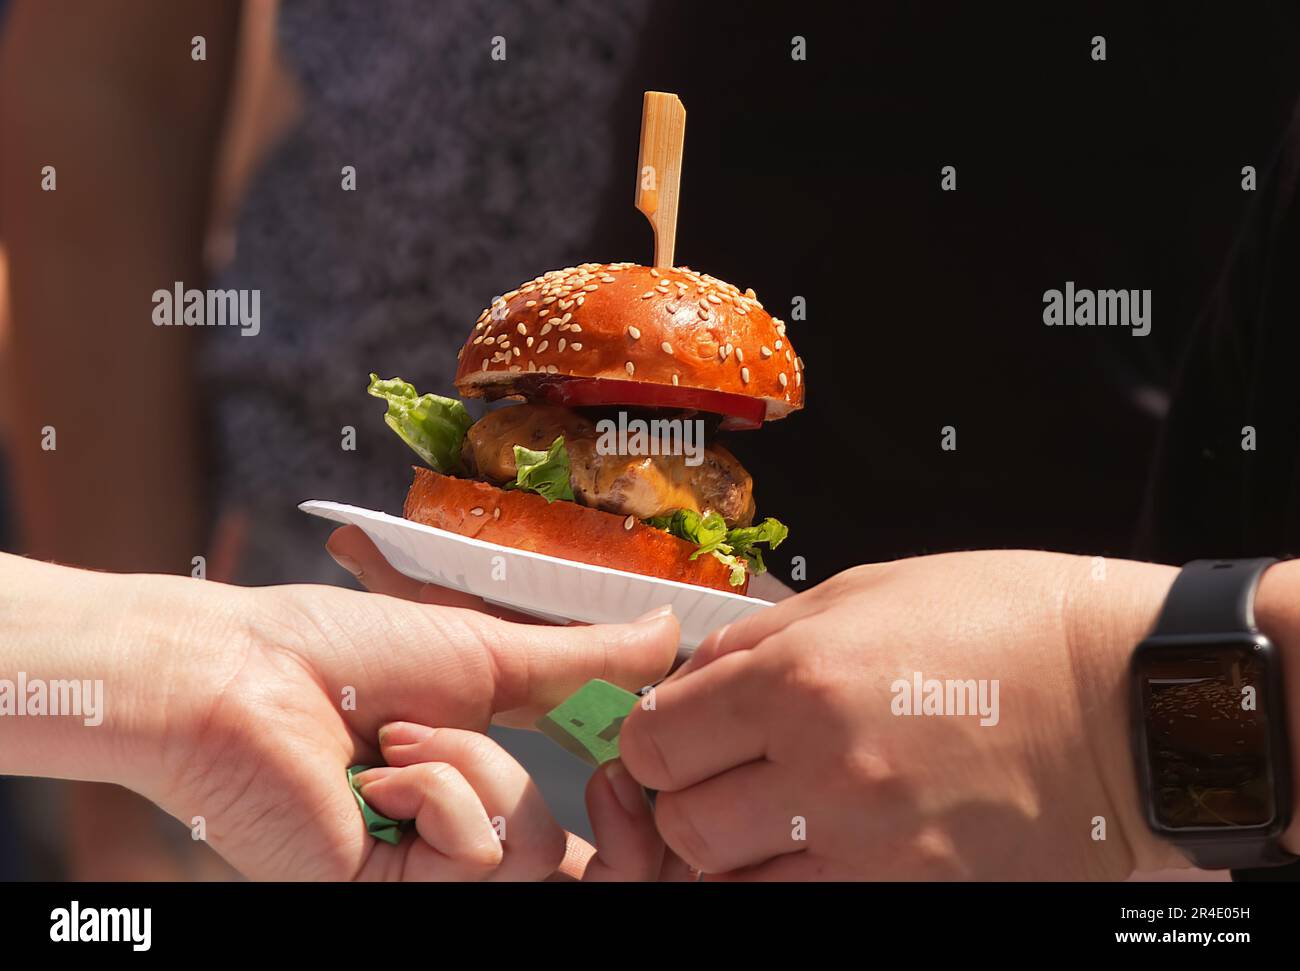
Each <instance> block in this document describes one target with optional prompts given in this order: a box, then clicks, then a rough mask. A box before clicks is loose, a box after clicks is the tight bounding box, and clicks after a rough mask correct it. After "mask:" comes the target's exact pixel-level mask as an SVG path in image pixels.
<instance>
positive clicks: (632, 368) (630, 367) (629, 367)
mask: <svg viewBox="0 0 1300 971" xmlns="http://www.w3.org/2000/svg"><path fill="white" fill-rule="evenodd" d="M623 367H625V368H627V373H628V374H636V365H635V364H633V363H632V362H631V361H628V362H627V363H626V364H624V365H623Z"/></svg>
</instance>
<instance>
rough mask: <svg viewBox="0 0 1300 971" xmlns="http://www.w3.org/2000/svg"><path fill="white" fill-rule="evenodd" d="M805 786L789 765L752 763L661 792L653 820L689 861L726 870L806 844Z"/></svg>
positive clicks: (703, 867)
mask: <svg viewBox="0 0 1300 971" xmlns="http://www.w3.org/2000/svg"><path fill="white" fill-rule="evenodd" d="M802 791H803V790H802V789H797V788H794V787H792V786H791V785H790V781H789V774H788V769H786V768H785V767H783V766H778V765H774V764H772V763H771V762H766V761H759V762H750V763H748V764H746V765H742V766H739V767H737V768H735V769H732V770H731V771H729V772H725V773H723V774H722V775H719V776H715V777H713V778H712V779H707V780H705V781H704V782H701V783H700V784H699V785H694V786H691V787H690V788H689V789H685V790H683V791H681V792H661V793H659V796H658V798H657V799H656V800H655V823H656V825H657V826H658V828H659V833H660V835H662V836H663V838H664V842H665V843H667V844H668V846H669V847H671V848H672V850H673V852H675V853H676V854H677V855H678V856H680V857H681V858H682V859H683V860H684V861H686V863H687V864H688V865H690V866H693V867H695V868H696V869H698V870H703V871H704V872H705V873H725V872H727V871H729V870H736V869H739V868H741V867H747V866H754V865H757V864H760V863H763V862H764V861H765V860H770V859H773V858H775V857H778V856H786V855H789V854H791V853H799V852H802V851H803V850H805V849H807V847H808V843H807V840H806V836H807V827H808V825H809V824H808V821H807V817H806V816H805V815H803V814H804V813H807V812H808V806H807V800H806V798H804V799H802V800H801V798H800V793H801V792H802ZM801 802H802V803H803V805H801ZM800 810H802V813H801V811H800ZM597 845H599V844H597Z"/></svg>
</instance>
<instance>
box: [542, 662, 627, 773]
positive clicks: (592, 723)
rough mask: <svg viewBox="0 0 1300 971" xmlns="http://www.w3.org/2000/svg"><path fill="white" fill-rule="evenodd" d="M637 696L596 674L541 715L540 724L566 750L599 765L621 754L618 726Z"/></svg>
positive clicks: (552, 739) (590, 763)
mask: <svg viewBox="0 0 1300 971" xmlns="http://www.w3.org/2000/svg"><path fill="white" fill-rule="evenodd" d="M638 700H639V699H638V698H637V696H636V695H634V694H633V693H632V692H630V691H624V690H623V689H622V688H620V687H618V685H614V684H610V683H609V682H608V681H601V680H600V679H599V678H597V679H594V680H592V681H588V682H587V683H586V684H584V685H583V686H582V687H581V688H579V689H578V690H577V691H575V692H574V693H573V694H571V695H569V697H567V698H565V699H564V701H562V702H560V703H559V704H558V705H557V706H556V707H554V708H552V709H551V710H550V711H548V712H547V713H546V714H545V715H543V716H542V717H541V718H539V719H538V720H537V728H538V729H539V730H540V731H541V732H542V734H543V735H545V736H546V737H547V738H549V739H550V740H551V741H553V742H555V743H556V744H557V745H559V746H560V747H561V748H563V749H564V750H565V751H566V752H569V753H570V754H572V755H576V756H577V757H578V758H580V759H582V761H584V762H586V763H587V764H589V765H594V766H596V767H597V768H599V767H600V766H602V765H604V764H605V763H606V762H608V761H610V760H611V759H616V758H618V732H619V729H620V728H621V727H622V726H623V719H624V718H626V717H627V716H628V714H629V713H630V712H631V711H632V709H633V708H634V707H636V703H637V701H638Z"/></svg>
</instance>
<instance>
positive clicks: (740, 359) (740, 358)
mask: <svg viewBox="0 0 1300 971" xmlns="http://www.w3.org/2000/svg"><path fill="white" fill-rule="evenodd" d="M736 362H737V363H738V364H744V363H745V352H744V351H742V350H741V349H740V348H739V347H737V348H736Z"/></svg>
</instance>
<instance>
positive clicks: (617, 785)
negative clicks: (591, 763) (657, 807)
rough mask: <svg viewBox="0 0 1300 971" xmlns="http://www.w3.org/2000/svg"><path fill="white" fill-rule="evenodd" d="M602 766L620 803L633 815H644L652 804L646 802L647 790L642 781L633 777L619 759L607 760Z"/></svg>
mask: <svg viewBox="0 0 1300 971" xmlns="http://www.w3.org/2000/svg"><path fill="white" fill-rule="evenodd" d="M601 768H602V769H603V770H604V772H605V778H606V779H608V780H609V785H610V788H611V789H613V790H614V796H615V797H616V798H617V799H618V803H619V805H620V806H622V807H623V808H624V809H625V810H627V812H628V813H630V814H631V815H633V816H644V815H645V814H646V810H647V809H648V808H649V805H650V804H649V803H647V802H646V798H645V790H644V789H642V788H641V783H639V782H637V781H636V780H635V779H633V778H632V775H631V773H630V772H628V771H627V769H625V768H623V763H622V762H620V761H619V760H618V759H614V760H612V761H610V762H606V763H605V764H604V765H603V766H602V767H601Z"/></svg>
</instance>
